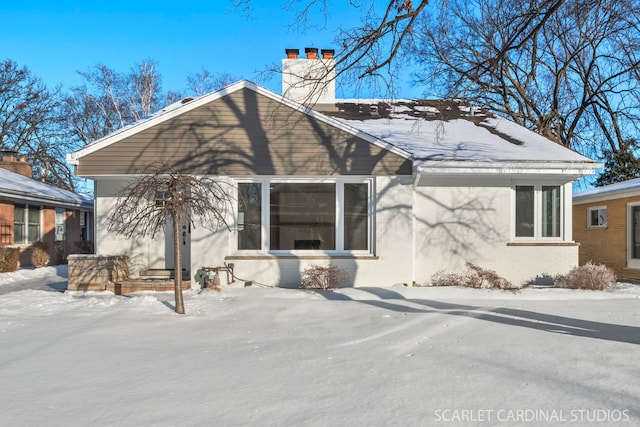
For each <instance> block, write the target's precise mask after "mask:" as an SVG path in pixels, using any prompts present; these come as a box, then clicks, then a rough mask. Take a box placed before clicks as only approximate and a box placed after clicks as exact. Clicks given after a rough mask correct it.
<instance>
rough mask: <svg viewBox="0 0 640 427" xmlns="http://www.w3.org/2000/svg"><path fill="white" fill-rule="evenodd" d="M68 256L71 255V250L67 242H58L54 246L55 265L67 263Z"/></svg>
mask: <svg viewBox="0 0 640 427" xmlns="http://www.w3.org/2000/svg"><path fill="white" fill-rule="evenodd" d="M67 255H69V248H68V246H67V242H65V241H64V240H56V241H55V243H54V244H53V262H52V264H53V265H60V264H66V263H67Z"/></svg>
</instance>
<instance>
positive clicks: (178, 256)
mask: <svg viewBox="0 0 640 427" xmlns="http://www.w3.org/2000/svg"><path fill="white" fill-rule="evenodd" d="M171 222H172V223H173V224H172V225H173V258H174V261H173V269H174V275H173V276H174V278H173V283H174V293H175V300H176V313H178V314H184V300H183V299H182V244H181V241H180V225H181V224H180V215H178V213H177V212H175V211H174V212H171Z"/></svg>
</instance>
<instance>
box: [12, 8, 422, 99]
mask: <svg viewBox="0 0 640 427" xmlns="http://www.w3.org/2000/svg"><path fill="white" fill-rule="evenodd" d="M252 3H253V4H254V6H253V9H252V17H251V18H250V17H247V16H246V15H243V14H242V13H240V12H237V11H235V12H234V11H233V10H232V3H231V2H230V1H229V0H182V1H175V0H173V1H166V0H155V1H149V0H128V1H123V0H109V1H91V0H89V1H87V0H57V1H51V0H13V2H12V0H6V1H3V2H2V5H1V6H0V16H2V25H0V59H1V60H4V59H7V58H11V59H13V60H14V61H16V62H17V63H18V64H19V65H20V66H27V67H28V68H29V69H30V70H31V71H32V72H33V73H34V74H35V75H36V76H38V77H40V78H42V79H43V80H44V82H45V83H46V84H47V86H50V87H53V86H56V85H58V84H61V85H62V86H63V87H64V88H70V87H73V86H76V85H79V84H81V83H82V78H81V77H80V76H79V75H78V73H77V71H85V70H87V69H88V68H89V67H91V66H93V65H96V64H105V65H107V66H109V67H110V68H113V69H115V70H117V71H120V72H126V71H128V70H129V69H130V68H131V67H132V66H134V65H135V64H136V63H138V62H139V61H141V60H144V59H153V60H155V61H157V62H158V64H159V69H160V73H161V74H162V77H163V89H164V90H183V89H185V86H186V83H185V79H186V76H187V75H188V74H193V73H196V72H199V71H201V70H202V69H207V70H209V71H211V72H212V73H218V72H228V73H230V74H232V75H235V76H239V77H242V78H246V79H249V80H253V81H255V82H257V83H260V84H263V85H264V86H266V87H267V88H269V89H271V90H274V91H276V92H278V93H280V78H279V76H274V77H272V78H271V79H270V80H268V81H264V80H259V79H258V78H257V73H259V72H260V71H262V70H264V69H265V68H266V67H267V66H269V65H273V64H279V63H280V60H281V59H282V58H283V57H284V49H285V48H289V47H291V48H299V49H301V51H303V49H304V47H309V46H313V47H318V48H336V46H334V43H333V35H334V33H335V30H336V28H337V27H339V26H344V27H350V26H354V25H357V24H358V22H359V15H358V13H357V11H355V10H354V9H353V8H351V7H349V6H348V2H346V1H338V2H335V4H341V5H343V6H337V5H336V6H332V14H331V16H330V20H329V22H328V24H327V25H326V28H323V27H324V22H325V18H324V16H323V15H322V14H320V13H318V14H317V16H316V17H315V20H314V23H315V24H317V27H318V28H315V29H309V30H307V31H306V32H305V33H304V34H301V33H299V32H296V31H293V30H290V28H289V25H290V24H291V22H293V20H295V13H294V12H293V11H284V10H283V9H282V7H281V5H282V3H284V2H283V1H280V0H272V1H266V0H258V1H255V0H254V1H253V2H252ZM361 95H365V96H366V94H361ZM337 96H338V97H350V96H353V94H351V93H348V92H344V91H340V89H338V93H337ZM398 96H401V97H419V96H420V91H419V90H417V89H410V88H409V87H408V86H407V87H405V88H404V89H401V92H400V93H398Z"/></svg>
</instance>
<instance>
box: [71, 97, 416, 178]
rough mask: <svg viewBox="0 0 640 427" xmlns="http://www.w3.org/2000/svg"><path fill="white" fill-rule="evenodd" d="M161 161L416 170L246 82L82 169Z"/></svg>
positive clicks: (219, 167) (252, 169) (276, 169)
mask: <svg viewBox="0 0 640 427" xmlns="http://www.w3.org/2000/svg"><path fill="white" fill-rule="evenodd" d="M159 161H162V162H166V163H168V164H170V165H172V166H173V167H175V168H177V169H178V170H180V171H182V172H185V173H194V174H209V175H232V176H233V175H236V176H238V175H240V176H243V175H410V174H411V173H412V167H411V161H410V160H408V159H406V158H403V157H401V156H399V155H397V154H395V153H392V152H389V151H387V150H385V149H383V148H380V147H378V146H376V145H374V144H372V143H370V142H369V141H366V140H364V139H361V138H359V137H357V136H354V135H352V134H350V133H348V132H345V131H343V130H341V129H338V128H335V127H333V126H331V125H329V124H327V123H324V122H322V121H319V120H317V119H315V118H313V117H311V116H309V115H307V114H304V113H302V112H299V111H296V110H294V109H292V108H290V107H287V106H285V105H282V104H280V103H278V102H276V101H274V100H272V99H270V98H268V97H265V96H263V95H260V94H258V93H256V92H254V91H252V90H249V89H246V88H244V89H242V90H238V91H236V92H233V93H231V94H229V95H227V96H224V97H222V98H220V99H217V100H215V101H212V102H210V103H208V104H205V105H203V106H201V107H199V108H196V109H194V110H191V111H188V112H186V113H184V114H181V115H179V116H176V117H174V118H172V119H169V120H167V121H165V122H163V123H159V124H158V125H156V126H153V127H151V128H148V129H145V130H143V131H141V132H138V133H136V134H134V135H132V136H129V137H127V138H125V139H123V140H121V141H118V142H116V143H113V144H111V145H108V146H106V147H104V148H102V149H100V150H98V151H96V152H94V153H91V154H88V155H86V156H84V157H82V158H81V159H80V162H79V165H78V174H79V175H81V176H83V175H84V176H86V175H111V174H135V173H140V172H142V171H143V170H144V168H145V167H146V166H148V165H149V164H151V163H153V162H159Z"/></svg>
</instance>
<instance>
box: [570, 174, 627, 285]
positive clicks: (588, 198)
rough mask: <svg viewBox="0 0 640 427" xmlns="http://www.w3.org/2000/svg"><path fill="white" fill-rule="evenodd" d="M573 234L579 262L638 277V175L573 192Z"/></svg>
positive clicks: (619, 274)
mask: <svg viewBox="0 0 640 427" xmlns="http://www.w3.org/2000/svg"><path fill="white" fill-rule="evenodd" d="M573 237H574V239H575V240H576V242H579V243H580V264H585V263H586V262H588V261H593V262H595V263H598V264H605V265H606V266H608V267H609V268H611V269H612V270H613V271H614V272H615V273H616V275H617V276H618V277H621V278H626V279H640V178H638V179H632V180H629V181H624V182H619V183H616V184H610V185H605V186H603V187H598V188H594V189H592V190H587V191H583V192H581V193H576V194H574V195H573Z"/></svg>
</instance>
